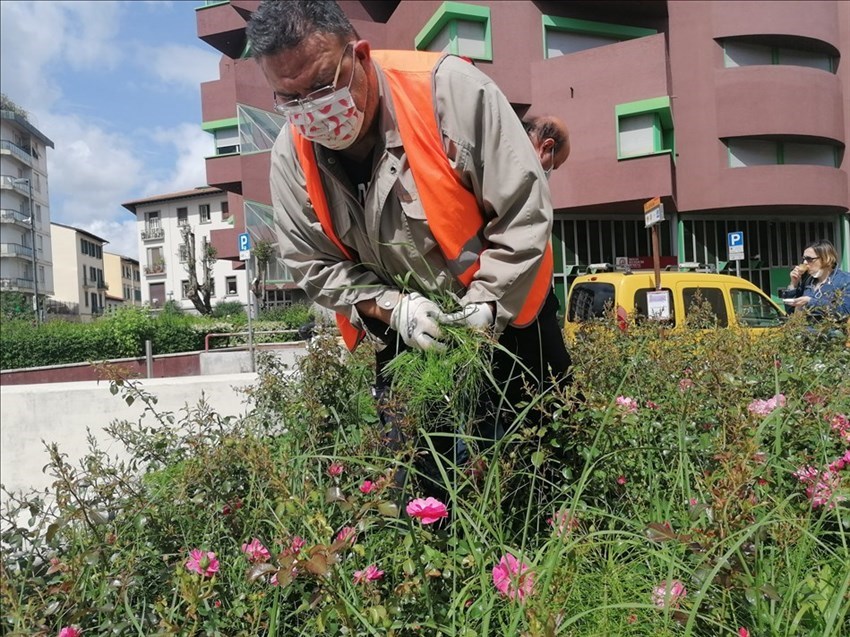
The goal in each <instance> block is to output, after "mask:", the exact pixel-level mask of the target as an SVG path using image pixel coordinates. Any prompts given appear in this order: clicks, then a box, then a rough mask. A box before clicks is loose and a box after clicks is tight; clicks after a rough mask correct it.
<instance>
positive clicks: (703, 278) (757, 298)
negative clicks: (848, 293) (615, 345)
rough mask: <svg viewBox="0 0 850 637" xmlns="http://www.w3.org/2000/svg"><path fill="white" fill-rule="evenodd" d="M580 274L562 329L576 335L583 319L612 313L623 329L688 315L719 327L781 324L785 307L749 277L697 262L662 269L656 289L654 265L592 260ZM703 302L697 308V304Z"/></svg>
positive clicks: (677, 325) (672, 323) (676, 323)
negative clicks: (619, 265) (620, 265)
mask: <svg viewBox="0 0 850 637" xmlns="http://www.w3.org/2000/svg"><path fill="white" fill-rule="evenodd" d="M589 270H590V272H589V273H588V274H584V275H582V276H579V277H578V278H577V279H576V280H575V282H574V283H573V285H572V287H571V288H570V292H569V295H568V296H567V312H566V320H565V324H564V332H565V334H566V337H567V339H568V340H572V339H574V338H575V333H576V331H577V330H578V328H579V326H580V325H581V323H583V322H586V321H590V320H594V319H600V318H604V317H605V316H608V315H610V313H612V312H613V314H614V315H615V316H616V317H617V322H618V325H619V326H620V327H621V328H622V329H626V327H627V326H628V324H629V322H630V321H643V320H656V321H659V322H661V323H663V324H665V325H667V326H669V327H670V328H672V329H681V328H682V327H683V326H684V325H685V322H686V321H687V319H688V317H689V316H692V314H693V313H694V312H695V311H701V312H702V314H700V318H702V319H705V318H706V312H707V313H708V317H707V318H708V319H710V322H711V323H713V325H715V326H717V327H733V328H747V329H749V330H754V331H763V330H765V329H769V328H775V327H778V326H779V325H781V324H782V322H783V318H784V317H785V310H784V309H782V308H781V307H779V306H778V305H777V304H776V303H774V302H773V301H772V300H771V299H770V297H768V296H767V295H766V294H765V293H764V292H762V291H761V290H760V289H759V288H758V287H756V286H755V285H753V284H752V283H750V282H749V281H747V280H745V279H742V278H740V277H737V276H733V275H729V274H718V273H717V272H714V271H711V270H709V269H707V268H704V267H701V266H699V265H698V264H680V266H679V268H678V269H677V270H675V271H673V270H663V271H662V272H661V290H656V289H655V273H654V272H653V271H652V270H634V271H632V270H630V269H628V268H626V269H624V270H620V271H613V270H614V268H613V266H611V265H610V264H599V265H596V266H591V267H590V268H589ZM699 306H702V309H701V310H697V309H696V308H697V307H699Z"/></svg>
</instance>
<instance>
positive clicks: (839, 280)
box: [783, 239, 850, 319]
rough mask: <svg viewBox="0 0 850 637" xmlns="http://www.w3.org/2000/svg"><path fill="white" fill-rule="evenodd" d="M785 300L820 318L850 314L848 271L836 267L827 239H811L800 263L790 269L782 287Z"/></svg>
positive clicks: (791, 305)
mask: <svg viewBox="0 0 850 637" xmlns="http://www.w3.org/2000/svg"><path fill="white" fill-rule="evenodd" d="M783 296H784V301H785V303H786V304H787V305H788V306H790V307H793V308H794V309H795V310H799V309H801V308H802V309H804V310H806V311H808V312H809V313H810V314H811V315H813V316H815V317H818V318H823V317H830V318H837V319H846V318H848V317H850V274H848V273H847V272H844V271H843V270H840V269H838V253H837V252H836V250H835V246H834V245H832V243H830V242H829V241H827V240H825V239H824V240H822V241H815V242H814V243H811V244H809V245H808V246H806V249H805V250H803V262H802V263H801V264H800V265H797V266H795V267H794V269H793V270H791V283H790V284H789V285H788V289H787V290H784V295H783Z"/></svg>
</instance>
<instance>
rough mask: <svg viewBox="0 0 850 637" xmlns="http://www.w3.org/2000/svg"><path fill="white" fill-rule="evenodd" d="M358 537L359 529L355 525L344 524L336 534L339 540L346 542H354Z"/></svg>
mask: <svg viewBox="0 0 850 637" xmlns="http://www.w3.org/2000/svg"><path fill="white" fill-rule="evenodd" d="M356 539H357V531H356V530H355V529H354V527H353V526H344V527H342V528H341V529H340V530H339V533H337V534H336V541H337V542H345V543H346V544H354V541H355V540H356Z"/></svg>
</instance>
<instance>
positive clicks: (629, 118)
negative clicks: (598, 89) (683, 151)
mask: <svg viewBox="0 0 850 637" xmlns="http://www.w3.org/2000/svg"><path fill="white" fill-rule="evenodd" d="M614 112H615V114H616V117H617V158H618V159H629V158H631V157H644V156H647V155H658V154H663V153H671V154H672V153H673V151H674V138H673V118H672V116H671V113H670V98H669V97H666V96H665V97H656V98H654V99H649V100H640V101H638V102H628V103H626V104H617V106H615V108H614Z"/></svg>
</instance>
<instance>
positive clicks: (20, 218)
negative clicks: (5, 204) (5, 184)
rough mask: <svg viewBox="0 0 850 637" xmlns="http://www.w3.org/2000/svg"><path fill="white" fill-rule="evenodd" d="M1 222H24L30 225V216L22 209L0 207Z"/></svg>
mask: <svg viewBox="0 0 850 637" xmlns="http://www.w3.org/2000/svg"><path fill="white" fill-rule="evenodd" d="M0 222H3V223H23V224H25V225H27V226H28V225H29V223H30V218H29V217H28V216H27V215H25V214H24V213H23V212H21V211H20V210H12V209H10V208H0Z"/></svg>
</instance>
